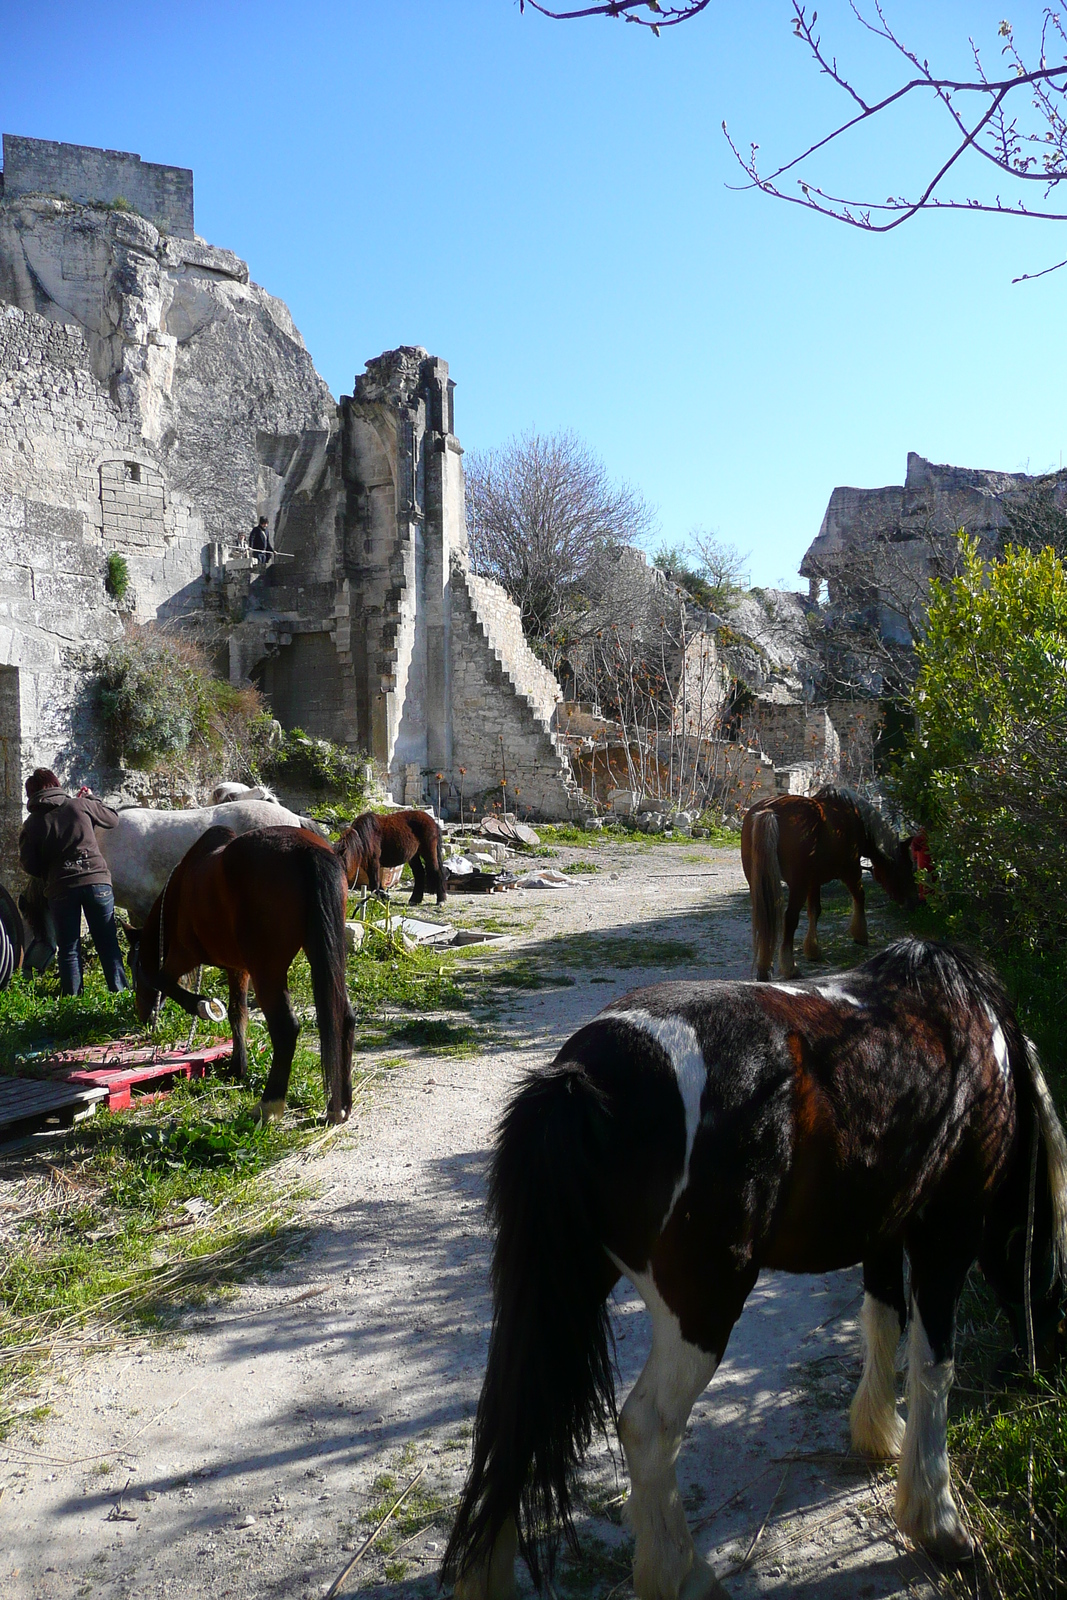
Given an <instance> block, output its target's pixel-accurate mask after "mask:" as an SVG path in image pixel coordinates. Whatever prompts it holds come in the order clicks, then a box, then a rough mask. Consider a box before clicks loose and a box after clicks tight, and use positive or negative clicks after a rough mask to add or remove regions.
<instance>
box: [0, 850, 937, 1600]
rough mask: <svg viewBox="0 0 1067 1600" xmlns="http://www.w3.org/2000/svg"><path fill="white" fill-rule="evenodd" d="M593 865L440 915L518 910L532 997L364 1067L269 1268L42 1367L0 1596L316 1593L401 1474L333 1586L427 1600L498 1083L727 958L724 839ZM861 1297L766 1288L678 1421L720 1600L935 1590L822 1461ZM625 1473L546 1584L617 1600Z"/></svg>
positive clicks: (635, 1337) (597, 1494)
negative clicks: (658, 990) (642, 997)
mask: <svg viewBox="0 0 1067 1600" xmlns="http://www.w3.org/2000/svg"><path fill="white" fill-rule="evenodd" d="M570 854H571V855H575V854H580V852H571V853H570ZM596 861H597V863H598V867H599V870H598V871H597V873H596V874H595V876H590V877H587V878H582V877H578V878H576V879H575V882H574V886H573V887H572V888H569V889H564V890H558V891H551V890H544V891H535V890H529V891H526V892H525V893H524V895H523V897H522V899H521V900H520V899H519V897H518V896H509V897H506V898H503V897H501V898H494V899H493V900H492V901H491V902H488V903H483V904H481V905H478V906H476V907H474V908H471V909H468V910H466V911H465V912H461V913H460V915H463V916H465V917H466V918H467V919H469V920H472V921H477V920H478V919H479V918H482V919H484V918H485V917H486V916H487V915H488V914H489V912H492V913H493V914H494V915H496V916H499V917H501V918H503V919H504V920H506V921H510V922H512V923H513V924H515V925H516V931H515V934H514V937H513V939H512V941H511V944H510V946H509V959H512V958H516V959H518V960H519V961H520V962H522V963H524V967H523V970H524V972H525V973H526V975H527V979H528V981H529V983H531V984H533V983H536V982H541V983H546V984H547V985H548V986H545V987H540V988H536V987H527V988H522V989H517V990H510V991H508V995H509V996H510V998H508V999H507V1000H506V1001H505V1002H503V1004H502V1006H501V1005H500V1004H499V1003H498V1006H497V1010H496V1012H495V1014H494V1015H493V1017H492V1019H491V1021H492V1027H493V1030H494V1033H495V1037H496V1039H497V1041H498V1042H496V1043H495V1044H494V1045H493V1046H492V1047H491V1048H489V1049H487V1050H486V1051H484V1052H483V1051H480V1052H478V1053H477V1054H468V1055H466V1056H461V1055H460V1056H452V1057H443V1058H442V1057H434V1056H433V1055H430V1054H427V1053H425V1052H423V1053H412V1054H411V1056H410V1057H409V1058H408V1059H407V1060H406V1061H405V1064H404V1065H403V1066H402V1067H399V1068H396V1069H395V1070H393V1071H391V1072H390V1073H389V1074H388V1076H387V1079H386V1082H385V1084H384V1086H383V1087H381V1088H379V1089H377V1090H376V1091H375V1094H374V1096H373V1098H372V1099H371V1101H370V1102H369V1103H368V1105H367V1106H366V1107H365V1108H364V1109H363V1110H362V1112H361V1113H360V1115H359V1118H358V1122H357V1124H356V1126H355V1127H353V1128H351V1129H350V1130H347V1131H346V1132H344V1133H343V1134H342V1135H340V1136H339V1137H338V1138H337V1139H336V1140H335V1141H334V1142H333V1143H332V1144H331V1145H330V1146H328V1147H327V1149H326V1151H325V1153H324V1154H323V1155H322V1156H321V1157H320V1158H319V1159H318V1160H317V1161H316V1162H315V1163H314V1164H313V1165H311V1166H309V1168H308V1173H309V1181H310V1182H311V1183H313V1185H314V1188H315V1193H314V1195H313V1196H312V1197H311V1198H309V1199H305V1200H303V1201H301V1202H300V1206H299V1217H298V1222H299V1227H298V1228H295V1229H294V1243H293V1249H292V1250H291V1252H290V1253H289V1255H288V1256H287V1258H286V1260H285V1263H284V1264H283V1266H282V1267H281V1268H280V1269H279V1270H275V1271H273V1272H271V1273H269V1274H267V1275H265V1276H264V1277H263V1278H262V1279H261V1280H260V1281H257V1282H254V1283H252V1284H250V1285H248V1286H246V1287H245V1288H244V1289H242V1290H241V1291H240V1293H239V1294H238V1295H237V1296H236V1297H235V1298H232V1299H229V1300H227V1301H225V1302H224V1303H222V1304H220V1305H217V1306H215V1307H208V1308H203V1309H198V1310H194V1311H192V1312H190V1313H189V1315H188V1316H187V1317H186V1318H185V1320H184V1323H183V1326H182V1329H181V1332H180V1335H179V1336H178V1337H168V1338H167V1339H166V1340H161V1341H159V1342H152V1341H148V1340H143V1341H136V1342H131V1343H130V1344H129V1345H128V1346H127V1347H125V1348H123V1349H121V1350H117V1351H116V1350H109V1351H105V1352H102V1353H100V1354H98V1355H96V1356H90V1357H89V1358H87V1359H84V1360H82V1361H79V1362H77V1363H75V1364H71V1365H70V1366H68V1367H66V1368H65V1369H62V1370H60V1371H58V1372H56V1373H55V1375H54V1377H53V1378H51V1379H49V1381H48V1384H47V1385H46V1387H47V1389H48V1390H49V1395H48V1398H49V1400H50V1402H51V1406H52V1410H51V1412H50V1414H49V1415H48V1417H47V1418H46V1419H45V1420H44V1421H43V1422H41V1423H40V1424H38V1425H36V1426H35V1428H34V1429H33V1432H32V1436H31V1434H29V1433H25V1434H23V1435H22V1436H20V1437H18V1438H17V1439H13V1440H9V1441H8V1443H7V1444H6V1445H4V1446H2V1447H0V1482H2V1483H3V1484H4V1485H5V1490H4V1493H3V1498H2V1500H0V1593H2V1594H3V1595H4V1596H5V1597H10V1600H29V1597H31V1596H32V1597H34V1600H45V1597H47V1600H66V1597H67V1596H75V1595H77V1596H84V1595H92V1596H99V1597H101V1600H104V1597H112V1596H113V1597H116V1600H118V1597H125V1596H130V1597H153V1596H161V1595H173V1596H190V1597H199V1596H205V1597H206V1596H211V1597H213V1600H223V1597H225V1596H234V1597H241V1600H244V1597H248V1600H251V1597H253V1596H255V1597H256V1600H270V1597H285V1600H288V1597H301V1600H302V1597H305V1596H308V1597H312V1596H321V1595H323V1594H324V1592H325V1590H326V1588H327V1587H328V1586H329V1583H330V1582H331V1580H332V1579H333V1578H334V1577H336V1576H337V1574H338V1573H339V1572H340V1570H341V1569H342V1567H343V1566H344V1565H345V1563H346V1562H347V1561H348V1560H350V1559H351V1556H352V1555H353V1554H354V1553H355V1552H356V1550H357V1548H358V1546H359V1544H360V1543H361V1541H362V1540H363V1538H364V1536H365V1535H366V1534H367V1533H368V1532H369V1531H370V1529H371V1528H372V1527H373V1525H374V1520H375V1513H374V1510H373V1508H374V1507H375V1506H379V1507H380V1508H381V1509H387V1508H388V1505H389V1504H390V1503H391V1502H392V1500H395V1498H396V1495H397V1494H398V1493H399V1490H400V1489H401V1488H402V1487H403V1486H404V1485H405V1484H406V1483H408V1482H409V1481H410V1479H411V1478H412V1476H413V1475H414V1474H415V1473H416V1472H417V1471H418V1470H419V1468H420V1467H421V1468H424V1469H425V1471H424V1475H423V1477H422V1479H421V1480H420V1482H419V1484H418V1486H417V1489H416V1491H415V1493H414V1495H413V1503H414V1514H409V1515H408V1519H407V1520H406V1521H404V1522H403V1526H402V1529H401V1533H400V1534H397V1533H396V1532H393V1533H392V1536H391V1538H389V1537H387V1538H386V1539H385V1540H384V1541H383V1542H384V1543H385V1544H386V1545H387V1546H388V1545H389V1544H390V1543H394V1544H395V1545H396V1547H395V1548H393V1549H391V1550H389V1549H387V1550H386V1552H385V1553H384V1554H379V1553H378V1547H377V1546H376V1547H375V1548H374V1549H373V1550H372V1551H371V1552H370V1553H369V1554H368V1555H367V1556H366V1557H365V1558H364V1559H363V1560H362V1561H361V1562H360V1564H359V1565H358V1566H357V1567H356V1569H355V1571H354V1573H353V1575H352V1578H351V1580H350V1582H349V1583H348V1585H347V1586H346V1587H345V1589H344V1590H343V1592H344V1593H353V1592H355V1590H356V1589H357V1588H361V1587H368V1586H370V1587H376V1588H377V1589H378V1591H379V1592H380V1593H381V1594H383V1595H385V1594H389V1595H390V1596H394V1595H395V1596H399V1595H401V1594H405V1595H406V1594H413V1595H414V1594H425V1595H427V1596H428V1595H429V1594H431V1593H433V1592H434V1590H435V1588H436V1568H437V1565H438V1562H439V1560H440V1554H441V1550H442V1548H443V1539H442V1534H441V1529H440V1524H439V1522H438V1523H435V1522H434V1521H433V1520H432V1519H433V1517H434V1515H435V1513H436V1512H437V1511H438V1510H439V1508H440V1507H441V1506H447V1504H448V1503H449V1502H450V1501H452V1500H454V1499H455V1496H456V1495H457V1493H458V1491H459V1486H460V1484H461V1481H462V1477H463V1473H464V1469H465V1464H466V1454H467V1440H468V1437H469V1418H470V1416H471V1415H472V1413H473V1408H474V1404H475V1401H476V1398H477V1393H478V1388H479V1384H480V1379H481V1373H482V1366H483V1361H484V1356H485V1348H486V1336H487V1317H488V1299H487V1285H486V1265H487V1253H488V1241H487V1237H486V1233H485V1226H484V1220H483V1215H482V1198H483V1170H484V1162H485V1155H486V1150H487V1146H488V1143H489V1140H490V1137H491V1131H492V1128H493V1124H494V1122H495V1119H496V1117H497V1115H498V1113H499V1111H500V1109H501V1106H502V1104H503V1101H504V1098H505V1096H506V1095H507V1093H508V1091H509V1089H510V1087H511V1085H512V1084H513V1083H514V1081H515V1079H516V1077H517V1076H518V1075H519V1074H520V1073H521V1072H522V1071H523V1070H524V1069H525V1068H527V1067H529V1066H532V1065H533V1064H535V1063H538V1062H541V1061H544V1060H545V1059H547V1058H548V1057H550V1056H551V1054H552V1053H553V1052H554V1051H555V1049H556V1048H557V1046H558V1045H559V1044H560V1043H561V1042H562V1040H563V1039H564V1038H565V1037H566V1036H567V1034H568V1033H569V1032H571V1031H572V1030H573V1028H574V1027H575V1026H576V1025H577V1024H578V1023H579V1022H581V1021H583V1020H584V1019H586V1018H588V1017H589V1016H590V1015H591V1014H593V1013H594V1012H595V1011H597V1010H598V1009H599V1008H600V1007H601V1006H602V1005H604V1004H605V1003H606V1002H607V1001H608V1000H609V999H610V998H612V997H613V996H614V995H617V994H621V993H625V992H626V990H628V989H631V988H635V987H637V986H638V985H639V984H642V983H647V982H649V981H653V980H654V979H657V978H660V977H676V978H688V977H696V976H714V977H739V976H747V974H748V970H749V945H748V906H747V897H746V896H745V895H744V880H743V877H742V875H741V869H740V862H739V857H738V854H737V852H736V851H734V850H715V849H712V848H711V847H709V846H697V845H687V846H669V847H659V848H656V849H654V850H653V849H648V848H641V847H640V846H638V845H636V844H635V845H614V846H610V847H606V848H603V849H601V850H598V851H597V853H596ZM872 899H873V896H872ZM449 909H451V906H450V907H449ZM835 915H836V916H837V917H838V920H840V913H839V912H836V913H835V912H834V911H830V912H829V913H828V916H827V919H826V920H827V921H831V920H832V919H833V918H834V916H835ZM483 959H484V958H483ZM564 979H569V980H572V981H570V982H564ZM859 1299H860V1289H859V1282H858V1276H857V1274H855V1273H843V1274H837V1275H833V1276H829V1277H826V1278H814V1279H810V1278H808V1279H789V1278H786V1277H783V1276H780V1275H774V1274H768V1275H765V1276H764V1277H763V1278H762V1279H761V1280H760V1283H759V1284H758V1286H757V1288H756V1290H755V1292H754V1293H753V1295H752V1297H751V1299H750V1301H749V1303H748V1306H747V1307H746V1310H745V1312H744V1315H743V1317H742V1319H741V1321H740V1323H739V1324H738V1327H737V1329H736V1330H735V1333H734V1337H733V1341H732V1343H731V1345H730V1348H729V1350H728V1352H727V1356H726V1359H725V1361H724V1363H723V1365H722V1367H721V1369H720V1371H719V1373H718V1374H717V1376H716V1378H715V1380H714V1383H713V1384H712V1386H711V1388H710V1389H709V1390H708V1392H707V1393H706V1394H705V1396H704V1397H703V1398H702V1400H701V1401H700V1402H699V1404H698V1405H697V1407H696V1409H695V1411H694V1414H693V1422H692V1429H691V1435H690V1437H689V1439H688V1442H687V1444H686V1446H685V1449H684V1451H683V1455H682V1459H681V1461H680V1464H679V1478H680V1482H681V1484H682V1488H683V1492H684V1494H685V1497H686V1502H687V1504H688V1506H689V1508H690V1517H691V1521H692V1522H693V1523H694V1524H695V1526H696V1528H697V1533H696V1539H697V1544H698V1548H699V1549H700V1550H701V1551H702V1552H703V1553H705V1554H707V1555H708V1556H709V1558H710V1559H711V1561H712V1563H713V1565H714V1566H715V1568H716V1570H717V1571H718V1572H719V1574H720V1575H721V1576H722V1577H723V1578H724V1581H725V1582H726V1585H727V1588H728V1589H729V1592H730V1593H731V1595H733V1596H736V1597H737V1600H743V1597H748V1596H754V1595H757V1594H758V1595H764V1594H781V1595H786V1594H788V1595H791V1596H796V1595H803V1596H811V1597H812V1600H815V1597H818V1600H823V1597H825V1600H830V1597H834V1600H837V1597H841V1600H845V1597H846V1596H847V1597H849V1600H854V1597H856V1596H861V1597H868V1596H869V1597H884V1596H897V1595H904V1594H911V1595H922V1596H926V1595H931V1594H933V1592H934V1590H933V1589H932V1587H931V1586H930V1584H929V1583H928V1581H927V1579H926V1577H925V1576H924V1572H925V1569H924V1567H923V1566H922V1564H921V1563H920V1562H919V1561H918V1560H917V1559H916V1558H915V1557H913V1556H912V1555H910V1554H909V1553H908V1552H907V1550H906V1549H905V1548H904V1546H903V1544H902V1542H901V1540H900V1539H899V1538H898V1537H897V1535H896V1533H895V1531H894V1529H893V1526H892V1521H891V1519H890V1517H889V1515H888V1506H889V1501H890V1494H891V1485H890V1484H889V1481H888V1479H887V1477H886V1476H885V1475H883V1474H872V1473H870V1472H868V1470H867V1469H866V1468H865V1467H864V1466H863V1465H862V1464H861V1463H859V1462H857V1461H855V1460H852V1459H849V1458H848V1457H847V1456H846V1454H845V1450H846V1445H847V1424H846V1419H845V1409H846V1407H847V1401H848V1397H849V1394H850V1392H851V1388H852V1387H853V1385H854V1381H855V1378H856V1377H857V1376H858V1370H859V1365H858V1340H857V1331H856V1326H855V1313H856V1311H857V1309H858V1305H859ZM618 1311H619V1317H618V1322H619V1345H618V1350H619V1361H620V1369H621V1376H622V1386H621V1390H622V1392H625V1389H626V1387H628V1385H629V1384H630V1382H632V1380H633V1378H634V1377H635V1376H636V1374H637V1372H638V1371H639V1369H640V1366H641V1363H642V1361H643V1360H644V1356H645V1353H646V1349H647V1343H646V1341H647V1326H646V1323H647V1319H646V1318H645V1317H644V1315H643V1313H642V1311H641V1308H640V1305H639V1303H638V1302H636V1301H635V1300H634V1299H633V1297H632V1296H631V1295H620V1296H619V1302H618ZM616 1456H617V1446H616ZM393 1483H395V1485H396V1487H395V1488H393V1487H390V1485H392V1484H393ZM375 1485H377V1486H376V1487H375ZM624 1488H625V1477H624V1474H623V1472H622V1469H621V1464H620V1463H619V1462H618V1461H617V1460H616V1459H615V1457H613V1456H612V1455H611V1454H610V1453H609V1452H608V1450H607V1449H602V1450H601V1452H600V1453H599V1455H596V1456H594V1457H593V1458H592V1459H591V1461H590V1466H589V1489H588V1495H587V1499H588V1503H589V1506H590V1516H589V1520H588V1524H587V1526H586V1528H585V1531H584V1539H583V1548H584V1553H583V1557H582V1559H581V1560H580V1561H578V1562H576V1563H570V1564H569V1565H567V1566H566V1567H565V1568H564V1571H563V1574H562V1581H561V1583H560V1591H561V1593H562V1594H564V1595H574V1596H589V1597H592V1596H607V1595H608V1594H609V1592H611V1593H613V1594H614V1595H618V1596H625V1595H627V1594H629V1593H631V1590H630V1587H629V1583H628V1580H627V1577H626V1563H625V1539H626V1534H625V1530H624V1528H623V1527H621V1526H620V1525H619V1507H620V1502H621V1496H622V1493H623V1490H624ZM120 1495H121V1499H120V1498H119V1497H120ZM411 1504H412V1502H409V1512H410V1506H411ZM368 1519H369V1520H368ZM420 1519H421V1521H420ZM398 1520H399V1519H398ZM746 1558H747V1560H746Z"/></svg>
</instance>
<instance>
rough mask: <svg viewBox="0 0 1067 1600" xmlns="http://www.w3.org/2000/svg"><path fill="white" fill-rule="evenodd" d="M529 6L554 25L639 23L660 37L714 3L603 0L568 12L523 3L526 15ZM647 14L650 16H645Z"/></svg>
mask: <svg viewBox="0 0 1067 1600" xmlns="http://www.w3.org/2000/svg"><path fill="white" fill-rule="evenodd" d="M527 3H529V6H530V10H531V11H540V13H541V15H542V16H543V17H551V18H552V20H553V21H554V22H572V21H573V20H574V19H575V18H576V17H620V18H621V19H622V20H623V21H624V22H636V23H637V24H638V25H639V26H640V27H642V28H648V29H649V30H650V31H651V32H652V33H655V34H658V33H659V31H660V29H661V28H673V27H676V26H677V24H678V23H679V22H688V21H689V19H690V18H691V17H696V16H699V15H700V13H701V12H702V11H704V10H705V9H706V8H707V7H708V6H709V5H710V4H711V0H683V3H682V4H681V5H680V6H672V5H661V4H660V0H602V4H599V5H592V6H572V7H570V8H569V9H568V10H566V11H553V10H551V9H550V8H549V7H548V6H543V5H541V4H540V3H539V0H519V10H520V11H525V9H526V6H527ZM643 11H645V12H647V13H648V15H647V16H642V15H641V13H642V12H643Z"/></svg>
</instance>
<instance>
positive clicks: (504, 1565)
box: [456, 1517, 519, 1600]
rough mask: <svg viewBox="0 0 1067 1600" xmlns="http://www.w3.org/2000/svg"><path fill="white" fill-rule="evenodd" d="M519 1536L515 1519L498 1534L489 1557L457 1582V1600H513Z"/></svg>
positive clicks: (465, 1573)
mask: <svg viewBox="0 0 1067 1600" xmlns="http://www.w3.org/2000/svg"><path fill="white" fill-rule="evenodd" d="M518 1552H519V1536H518V1533H517V1531H516V1528H515V1519H514V1517H509V1518H508V1520H507V1521H506V1522H505V1524H504V1526H503V1527H502V1528H501V1530H500V1532H499V1533H498V1534H497V1536H496V1539H495V1540H494V1542H493V1548H492V1550H491V1551H490V1553H489V1555H488V1556H487V1557H486V1558H485V1559H484V1560H483V1561H479V1563H478V1564H477V1566H474V1567H469V1568H468V1570H467V1571H466V1572H464V1573H462V1574H461V1575H460V1577H458V1578H457V1579H456V1600H512V1597H513V1596H514V1594H515V1592H516V1591H515V1557H516V1556H517V1555H518Z"/></svg>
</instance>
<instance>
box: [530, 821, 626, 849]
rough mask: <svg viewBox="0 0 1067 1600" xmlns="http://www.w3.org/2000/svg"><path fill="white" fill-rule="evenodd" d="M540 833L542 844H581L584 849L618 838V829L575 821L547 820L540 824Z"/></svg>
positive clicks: (593, 847) (594, 847) (596, 846)
mask: <svg viewBox="0 0 1067 1600" xmlns="http://www.w3.org/2000/svg"><path fill="white" fill-rule="evenodd" d="M537 831H538V833H539V834H540V836H541V843H542V845H543V846H544V845H554V844H580V845H582V847H583V848H584V849H587V850H588V849H594V850H595V849H597V848H598V847H599V846H600V845H603V844H608V843H610V842H611V840H612V839H613V838H617V837H618V834H617V831H616V829H614V828H610V827H604V828H582V827H580V826H579V825H578V824H577V823H574V822H546V823H542V824H539V826H538V829H537Z"/></svg>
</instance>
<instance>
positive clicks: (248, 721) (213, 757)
mask: <svg viewBox="0 0 1067 1600" xmlns="http://www.w3.org/2000/svg"><path fill="white" fill-rule="evenodd" d="M96 708H97V713H98V715H99V717H100V720H101V722H102V723H103V726H104V729H105V731H106V733H107V736H108V739H109V742H110V744H111V747H112V754H113V755H114V756H115V758H116V759H117V760H118V761H120V762H121V763H122V764H123V765H127V766H132V767H139V768H142V769H152V768H155V767H158V766H161V765H163V764H164V763H166V762H168V761H175V762H177V761H181V760H183V759H186V760H187V762H188V764H190V765H192V766H194V767H196V768H197V769H200V770H203V771H207V772H209V774H210V775H211V776H212V777H214V776H215V775H220V774H222V773H224V772H235V771H241V772H244V771H247V770H248V767H249V763H250V760H251V758H252V753H253V748H254V744H255V738H256V733H255V723H256V719H257V718H261V716H262V709H263V705H262V700H261V698H260V696H259V694H258V693H257V692H256V690H254V689H252V688H247V687H246V688H240V687H235V686H234V685H233V684H230V683H227V682H225V681H224V680H223V679H221V678H217V677H215V675H214V674H213V673H212V671H211V668H210V665H209V663H208V661H207V659H206V657H205V656H204V654H203V652H202V651H201V650H199V649H198V647H197V646H196V645H195V644H193V643H192V642H190V641H189V640H186V639H181V638H175V637H173V636H170V635H168V634H165V633H162V632H161V631H159V630H158V629H155V628H151V627H146V628H130V629H129V630H128V632H127V633H126V634H125V636H124V637H123V638H122V639H121V640H119V641H118V642H117V643H116V644H113V645H112V646H111V647H110V648H109V649H108V650H107V651H106V652H105V653H104V654H103V655H102V656H101V657H100V658H99V660H98V662H97V679H96Z"/></svg>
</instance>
